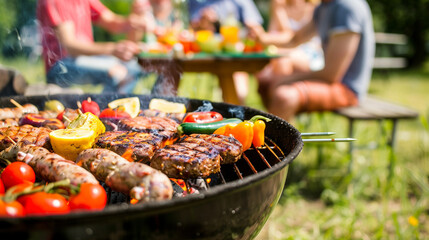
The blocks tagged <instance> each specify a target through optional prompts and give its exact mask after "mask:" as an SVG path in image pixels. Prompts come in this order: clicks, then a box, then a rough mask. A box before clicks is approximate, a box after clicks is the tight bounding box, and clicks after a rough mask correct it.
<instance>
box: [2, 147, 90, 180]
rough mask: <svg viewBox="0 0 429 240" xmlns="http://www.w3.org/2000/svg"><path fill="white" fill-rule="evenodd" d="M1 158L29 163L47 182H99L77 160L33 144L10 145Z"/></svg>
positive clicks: (37, 174)
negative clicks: (67, 180)
mask: <svg viewBox="0 0 429 240" xmlns="http://www.w3.org/2000/svg"><path fill="white" fill-rule="evenodd" d="M0 158H5V159H8V160H9V161H21V162H25V163H27V164H28V165H30V166H31V167H32V168H33V170H34V172H35V173H36V176H37V177H38V178H40V179H42V180H44V181H46V182H56V181H60V180H64V179H69V180H70V183H71V184H73V185H79V184H82V183H98V181H97V179H95V177H94V176H93V175H92V174H91V173H90V172H88V171H87V170H85V169H84V168H82V167H80V166H78V165H77V164H76V163H75V162H73V161H70V160H67V159H65V158H63V157H61V156H60V155H58V154H56V153H51V152H49V150H47V149H46V148H43V147H39V146H36V145H33V144H31V145H25V144H23V143H18V144H15V145H13V146H10V147H9V148H7V149H5V150H3V151H2V152H0Z"/></svg>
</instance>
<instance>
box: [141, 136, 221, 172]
mask: <svg viewBox="0 0 429 240" xmlns="http://www.w3.org/2000/svg"><path fill="white" fill-rule="evenodd" d="M150 166H151V167H153V168H155V169H158V170H160V171H161V172H163V173H165V174H166V175H167V176H168V177H171V178H181V179H189V178H198V177H203V178H205V177H208V176H209V175H210V174H212V173H217V172H219V171H220V155H219V152H218V151H217V150H216V149H215V148H214V147H213V146H201V145H200V144H198V143H189V142H183V143H180V142H179V143H175V144H172V145H168V146H166V147H164V148H162V149H159V150H157V151H156V152H155V155H154V156H153V158H152V160H151V163H150Z"/></svg>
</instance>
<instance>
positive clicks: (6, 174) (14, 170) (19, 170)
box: [1, 162, 36, 189]
mask: <svg viewBox="0 0 429 240" xmlns="http://www.w3.org/2000/svg"><path fill="white" fill-rule="evenodd" d="M1 180H2V181H3V184H4V186H5V188H6V189H8V188H10V187H12V186H14V185H17V184H20V183H24V182H27V181H29V182H32V183H34V182H35V181H36V174H35V173H34V170H33V169H32V168H31V167H30V166H29V165H28V164H26V163H24V162H13V163H11V164H9V165H7V167H6V168H5V169H4V171H3V173H2V174H1Z"/></svg>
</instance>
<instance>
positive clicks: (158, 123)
mask: <svg viewBox="0 0 429 240" xmlns="http://www.w3.org/2000/svg"><path fill="white" fill-rule="evenodd" d="M178 126H179V124H178V123H177V122H176V121H174V120H173V119H171V118H166V117H143V116H139V117H135V118H129V119H121V120H120V121H119V123H118V129H119V130H122V131H133V132H144V133H152V134H155V135H157V136H160V137H162V138H163V139H164V140H171V139H174V138H177V127H178Z"/></svg>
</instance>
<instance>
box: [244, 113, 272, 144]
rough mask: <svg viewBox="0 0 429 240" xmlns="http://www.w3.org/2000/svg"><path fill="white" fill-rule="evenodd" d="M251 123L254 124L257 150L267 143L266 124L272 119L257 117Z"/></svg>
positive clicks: (253, 140) (254, 140) (254, 141)
mask: <svg viewBox="0 0 429 240" xmlns="http://www.w3.org/2000/svg"><path fill="white" fill-rule="evenodd" d="M249 121H250V122H253V139H252V143H253V146H254V147H256V148H257V147H261V146H262V145H264V143H265V122H269V121H271V119H269V118H267V117H264V116H261V115H256V116H253V117H252V118H251V119H250V120H249Z"/></svg>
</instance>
